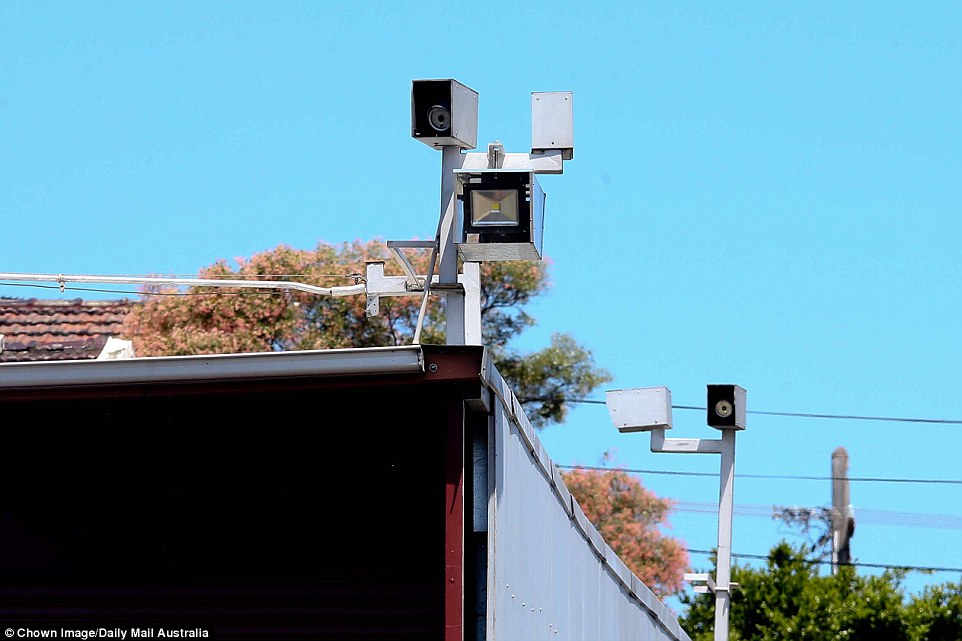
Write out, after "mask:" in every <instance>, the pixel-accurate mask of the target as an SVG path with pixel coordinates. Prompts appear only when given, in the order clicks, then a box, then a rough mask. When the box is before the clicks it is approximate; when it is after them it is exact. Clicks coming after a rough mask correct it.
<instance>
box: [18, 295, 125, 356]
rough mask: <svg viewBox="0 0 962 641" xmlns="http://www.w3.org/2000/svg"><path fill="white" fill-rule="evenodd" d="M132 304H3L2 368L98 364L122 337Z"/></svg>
mask: <svg viewBox="0 0 962 641" xmlns="http://www.w3.org/2000/svg"><path fill="white" fill-rule="evenodd" d="M130 306H131V302H130V301H129V300H127V299H126V298H124V299H121V300H92V301H85V300H83V299H80V298H75V299H73V300H37V299H36V298H0V334H3V335H4V339H3V351H2V352H0V363H10V362H23V361H65V360H77V359H94V358H97V356H98V355H99V354H100V351H101V350H102V349H103V347H104V344H105V343H106V342H107V339H108V338H109V337H111V336H119V334H120V332H121V330H122V328H123V321H124V316H125V315H126V314H127V311H128V310H129V309H130Z"/></svg>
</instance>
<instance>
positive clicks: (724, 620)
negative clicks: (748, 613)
mask: <svg viewBox="0 0 962 641" xmlns="http://www.w3.org/2000/svg"><path fill="white" fill-rule="evenodd" d="M734 487H735V430H722V439H721V477H720V479H719V494H718V553H717V555H718V568H717V570H716V572H715V575H716V576H715V641H728V617H729V612H730V608H731V596H732V595H731V562H732V512H733V506H734Z"/></svg>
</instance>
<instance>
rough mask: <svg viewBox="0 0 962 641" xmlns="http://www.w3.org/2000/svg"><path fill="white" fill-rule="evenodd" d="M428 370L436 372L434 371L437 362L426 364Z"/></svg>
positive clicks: (436, 368)
mask: <svg viewBox="0 0 962 641" xmlns="http://www.w3.org/2000/svg"><path fill="white" fill-rule="evenodd" d="M428 371H429V372H436V371H438V364H437V363H430V364H428Z"/></svg>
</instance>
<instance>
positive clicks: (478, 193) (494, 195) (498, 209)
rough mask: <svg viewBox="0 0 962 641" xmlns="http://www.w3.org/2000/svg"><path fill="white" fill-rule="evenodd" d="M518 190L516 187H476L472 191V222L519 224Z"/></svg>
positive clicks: (480, 225) (476, 225)
mask: <svg viewBox="0 0 962 641" xmlns="http://www.w3.org/2000/svg"><path fill="white" fill-rule="evenodd" d="M518 223H519V217H518V192H517V190H514V189H475V190H473V191H472V192H471V224H472V225H473V226H475V227H484V226H485V225H502V226H503V225H517V224H518Z"/></svg>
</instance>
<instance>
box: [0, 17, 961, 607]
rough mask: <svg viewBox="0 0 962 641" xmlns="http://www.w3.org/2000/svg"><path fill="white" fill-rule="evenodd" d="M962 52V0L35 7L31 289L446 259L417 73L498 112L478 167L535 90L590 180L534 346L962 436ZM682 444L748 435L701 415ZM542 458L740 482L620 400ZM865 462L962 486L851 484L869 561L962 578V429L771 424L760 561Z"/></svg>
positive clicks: (565, 209)
mask: <svg viewBox="0 0 962 641" xmlns="http://www.w3.org/2000/svg"><path fill="white" fill-rule="evenodd" d="M960 33H962V5H960V4H959V3H956V2H926V3H916V4H912V5H909V4H907V3H897V2H873V3H837V2H807V3H786V2H775V3H772V2H756V3H744V2H729V3H709V2H674V1H673V2H663V3H635V2H625V3H621V2H612V3H607V4H603V5H598V4H593V3H582V2H554V3H533V2H528V3H521V2H502V1H492V2H483V3H470V4H459V3H455V2H434V1H419V2H339V3H333V2H270V3H267V2H196V1H191V2H160V3H142V2H141V3H131V2H43V3H38V2H22V1H10V2H4V3H2V4H0V154H2V156H0V158H2V166H3V170H2V172H0V221H2V229H3V235H4V241H5V242H4V243H3V252H2V254H0V256H2V260H0V271H2V272H44V273H48V272H49V273H66V274H129V275H132V274H151V273H153V274H156V273H163V274H194V273H196V272H197V270H198V269H199V268H200V267H203V266H205V265H208V264H210V263H212V262H213V261H215V260H216V259H219V258H224V259H232V258H234V257H239V256H249V255H250V254H252V253H254V252H257V251H260V250H265V249H269V248H271V247H274V246H276V245H278V244H287V245H291V246H294V247H300V248H311V247H313V246H315V245H316V243H317V242H318V241H325V242H331V243H338V242H342V241H351V240H356V239H359V240H372V239H381V240H406V239H412V238H429V237H432V236H433V235H434V231H435V228H436V226H437V218H438V209H439V190H440V187H439V181H440V178H439V175H440V174H439V170H440V162H441V155H440V153H439V152H437V151H435V150H432V149H430V148H428V147H426V146H425V145H423V144H421V143H419V142H416V141H415V140H413V139H412V138H411V137H410V91H411V81H412V80H414V79H427V78H455V79H457V80H459V81H460V82H462V83H464V84H466V85H468V86H469V87H471V88H473V89H475V90H476V91H478V93H479V94H480V108H479V112H480V113H479V136H478V142H479V148H480V149H483V148H484V147H486V145H487V143H488V142H491V141H493V140H500V141H501V142H502V143H503V144H504V145H505V148H506V150H507V151H509V152H526V151H528V149H529V147H530V93H531V92H532V91H572V92H573V95H574V138H575V154H574V159H573V160H571V161H569V162H566V163H565V171H564V174H563V175H551V176H542V177H541V180H540V182H541V185H542V187H543V188H544V191H545V192H546V193H547V213H546V220H545V232H544V246H545V251H546V253H547V255H548V257H549V259H550V261H551V267H550V273H551V278H552V283H553V286H552V289H551V290H550V292H549V293H548V295H546V296H545V297H544V298H543V299H542V300H540V301H538V302H537V304H535V305H534V306H533V307H532V309H531V311H532V313H533V314H534V315H535V316H536V318H537V320H538V326H537V327H536V328H534V329H532V330H530V331H529V332H528V333H527V334H526V335H525V336H524V338H523V340H522V341H520V343H519V345H518V346H519V347H521V348H523V349H525V350H535V349H539V348H541V347H543V346H545V345H546V344H547V343H548V341H549V339H550V335H551V334H552V333H553V332H567V333H570V334H571V335H573V336H574V337H575V338H576V339H577V340H578V341H580V342H581V343H582V344H583V345H584V346H586V347H587V348H588V349H590V350H591V351H592V352H593V354H594V356H595V359H596V361H597V363H598V364H599V365H601V366H602V367H605V368H606V369H608V370H609V371H610V372H611V374H612V375H613V377H614V380H613V381H612V382H611V383H610V384H609V385H608V386H607V389H620V388H631V387H647V386H660V385H664V386H667V387H669V388H670V389H671V391H672V395H673V400H674V402H675V403H676V404H678V405H691V406H701V405H703V404H704V401H705V386H706V384H709V383H737V384H739V385H741V386H742V387H744V388H746V389H747V390H748V402H749V409H750V410H764V411H770V412H796V413H822V414H836V415H856V416H888V417H905V418H932V419H950V420H956V421H958V420H960V419H962V408H960V398H962V394H960V392H959V385H960V381H959V374H958V367H959V363H960V362H962V342H960V340H959V315H960V309H962V288H960V287H959V281H960V274H962V252H960V251H959V238H960V232H962V222H960V220H959V219H960V215H962V152H960V149H962V83H960V69H962V47H960V39H959V34H960ZM131 290H133V288H131ZM0 295H5V296H16V297H40V298H56V297H60V296H61V294H60V292H58V291H57V290H55V289H54V290H44V289H36V288H26V287H22V286H21V287H15V286H9V285H7V286H0ZM62 296H63V297H67V298H74V297H77V296H87V297H92V298H95V297H99V298H103V297H111V296H116V294H109V293H90V292H77V291H72V290H68V291H67V292H65V293H64V294H63V295H62ZM603 398H604V394H603V391H599V392H598V393H596V394H595V395H594V397H593V399H594V400H596V401H602V400H603ZM675 428H676V429H675V430H674V432H673V433H672V434H669V436H683V437H703V438H713V437H715V436H716V435H717V434H716V433H715V432H714V431H713V430H711V429H710V428H708V427H706V426H705V421H704V416H703V414H702V413H701V412H695V411H685V410H677V411H676V412H675ZM542 437H543V439H544V441H545V443H546V446H547V448H548V451H549V453H550V454H551V456H552V458H553V459H554V460H555V461H556V462H557V463H559V464H577V463H580V464H587V465H595V464H598V463H599V462H600V459H601V456H602V455H603V453H604V452H606V451H613V452H614V460H615V462H616V463H618V464H621V465H624V466H627V467H629V468H633V469H644V470H654V471H660V472H678V471H683V472H695V473H711V472H717V470H718V460H717V457H716V456H714V455H694V456H688V455H677V454H652V453H651V452H650V451H648V438H647V436H645V435H621V434H619V433H618V432H617V431H616V430H615V429H614V428H613V427H612V426H611V424H610V422H609V418H608V415H607V411H606V409H605V407H604V405H603V404H582V405H579V406H577V408H576V409H575V410H574V411H572V413H571V415H570V419H569V420H568V421H567V423H566V424H564V425H561V426H555V427H550V428H548V429H547V430H545V431H544V432H542ZM839 446H842V447H845V448H846V449H847V450H848V452H849V455H850V459H851V461H850V471H849V472H850V475H851V476H852V477H859V478H868V479H893V478H894V479H911V480H923V479H927V480H954V481H956V482H955V483H954V484H952V483H941V484H940V483H917V482H902V483H892V482H880V481H877V480H876V481H858V482H853V483H852V487H851V497H852V503H853V505H854V507H855V510H856V520H857V529H856V533H855V537H854V538H853V539H852V552H853V555H854V557H855V560H856V561H859V562H862V563H866V564H881V565H884V564H903V565H912V566H927V567H932V566H936V567H950V568H962V484H960V482H962V469H960V468H962V466H960V464H959V453H960V452H962V425H959V424H930V423H912V422H883V421H860V420H846V419H813V418H797V417H796V418H793V417H784V416H773V415H768V414H755V415H752V414H750V415H749V425H748V429H747V430H746V431H745V432H742V433H740V434H739V435H738V446H737V468H736V469H737V472H738V473H739V474H741V475H742V476H739V477H738V478H737V480H736V483H735V504H736V513H737V514H738V516H737V517H736V520H735V527H734V542H733V549H734V552H735V553H736V554H749V555H751V554H765V553H766V552H767V551H768V550H769V549H770V547H771V546H772V545H773V544H774V543H776V542H777V541H778V540H780V539H781V538H787V539H788V540H789V541H792V542H796V543H797V542H801V541H802V540H803V539H802V537H800V536H799V535H798V534H797V530H796V529H792V528H787V527H785V526H784V524H782V523H780V522H779V521H775V520H773V519H772V518H771V516H770V511H771V507H772V506H802V507H824V506H828V505H830V500H831V489H830V481H829V480H828V476H829V474H830V459H831V454H832V451H833V450H834V449H835V448H836V447H839ZM753 475H754V476H753ZM786 476H816V477H820V479H819V480H814V481H813V480H792V479H788V478H783V477H786ZM642 478H643V481H644V483H645V484H646V485H647V486H648V487H650V488H651V489H653V490H654V491H655V492H656V493H658V494H659V495H662V496H665V497H669V498H672V499H675V500H676V501H679V507H680V509H679V511H678V512H677V513H675V514H674V515H673V516H672V524H673V528H672V530H671V533H672V534H673V535H676V536H678V537H679V538H681V539H683V540H684V541H685V542H686V543H687V544H688V545H689V546H690V547H691V548H694V549H698V550H707V549H710V548H712V547H713V546H714V545H715V536H716V531H715V519H714V516H713V515H711V514H704V513H698V512H696V511H695V510H697V509H700V508H699V507H698V506H699V504H701V505H703V506H704V505H708V506H711V505H715V504H716V501H717V493H718V484H717V478H715V477H712V476H680V475H669V474H654V473H645V474H643V475H642ZM692 560H693V564H694V565H695V567H696V568H705V567H706V564H707V558H706V557H705V556H704V555H700V554H695V555H693V557H692ZM743 562H745V563H756V561H752V560H751V559H746V560H744V561H743ZM862 571H864V572H875V571H877V570H876V569H874V568H872V567H869V566H867V567H863V569H862ZM960 574H962V573H960V572H938V573H935V574H932V575H929V576H924V575H920V574H913V575H912V577H911V578H910V580H909V585H910V587H911V588H912V589H918V588H919V587H921V586H922V585H924V584H925V583H926V582H933V581H934V582H942V581H947V580H953V581H958V580H959V579H960Z"/></svg>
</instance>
